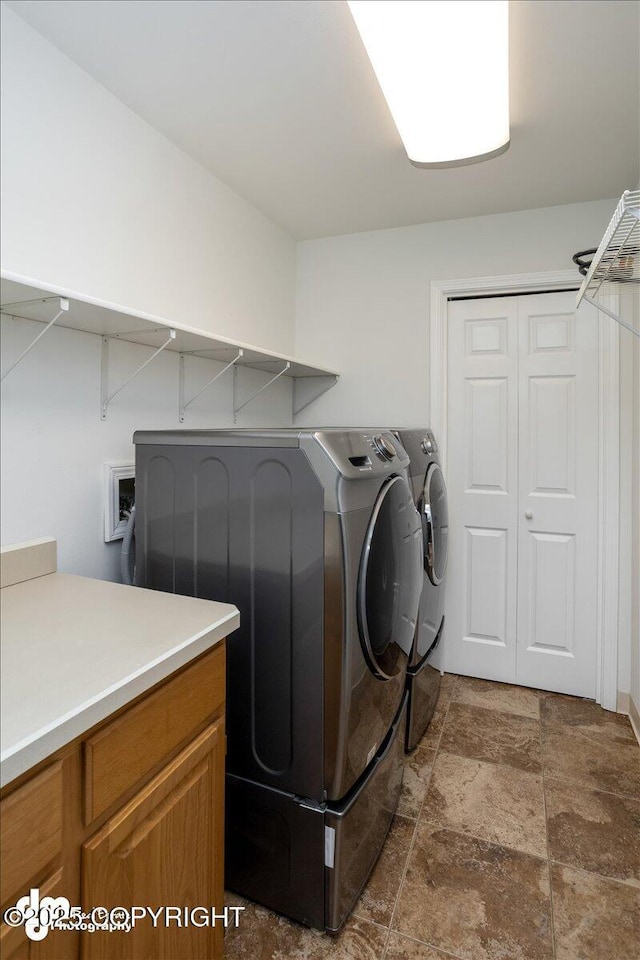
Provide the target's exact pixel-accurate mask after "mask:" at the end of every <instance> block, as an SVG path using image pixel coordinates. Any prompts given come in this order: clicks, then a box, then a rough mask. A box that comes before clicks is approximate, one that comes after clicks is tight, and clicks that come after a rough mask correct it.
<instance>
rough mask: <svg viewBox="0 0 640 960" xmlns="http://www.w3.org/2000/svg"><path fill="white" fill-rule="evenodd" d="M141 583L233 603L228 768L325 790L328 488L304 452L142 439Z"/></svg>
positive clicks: (306, 790)
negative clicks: (325, 498) (237, 622)
mask: <svg viewBox="0 0 640 960" xmlns="http://www.w3.org/2000/svg"><path fill="white" fill-rule="evenodd" d="M136 477H137V484H138V491H139V496H138V506H137V511H138V513H137V522H136V535H137V581H138V584H139V585H140V586H146V587H151V588H152V589H157V590H165V591H168V592H175V593H182V594H185V595H187V596H198V597H203V598H215V599H217V600H223V601H229V602H232V603H234V604H235V605H236V606H237V607H238V609H239V611H240V627H239V629H238V630H236V631H235V632H234V633H233V634H232V635H231V636H230V637H229V640H228V646H227V678H228V697H227V735H228V755H227V769H228V770H229V771H230V772H231V773H234V774H236V775H237V776H242V777H246V778H248V779H252V780H258V781H260V782H262V783H265V784H267V785H271V786H274V787H277V788H278V789H280V790H285V791H291V792H294V793H298V794H301V795H303V796H307V797H312V798H315V799H316V800H322V799H323V798H324V790H323V629H324V610H323V600H324V598H323V583H324V572H323V538H324V512H323V491H322V487H321V485H320V483H319V482H318V480H317V478H316V477H315V475H314V473H313V471H312V470H311V469H310V467H309V464H308V461H307V459H306V457H305V455H304V453H303V452H302V451H301V450H299V449H296V448H293V449H292V448H284V449H283V448H280V449H279V450H278V453H277V457H274V456H273V452H272V451H271V450H269V449H264V448H257V447H248V448H241V447H230V448H229V447H228V448H224V449H223V448H216V447H213V448H208V447H204V446H193V447H189V446H183V445H178V446H173V445H166V446H159V447H154V446H151V445H148V444H140V445H137V447H136Z"/></svg>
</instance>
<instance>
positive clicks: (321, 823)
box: [225, 694, 407, 933]
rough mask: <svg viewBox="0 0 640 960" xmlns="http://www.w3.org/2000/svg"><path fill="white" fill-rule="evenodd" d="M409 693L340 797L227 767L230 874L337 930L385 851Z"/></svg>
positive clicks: (241, 885) (266, 900)
mask: <svg viewBox="0 0 640 960" xmlns="http://www.w3.org/2000/svg"><path fill="white" fill-rule="evenodd" d="M406 715H407V695H406V694H405V696H404V698H403V701H402V704H401V707H400V710H399V711H398V713H397V715H396V717H395V718H394V722H393V724H392V726H391V729H390V731H389V733H388V735H387V738H386V740H385V743H384V744H383V745H382V747H381V749H380V751H379V753H378V755H377V756H376V757H375V758H374V759H373V761H372V762H371V764H370V766H369V769H368V770H367V771H366V773H365V775H364V776H363V777H362V778H361V780H360V781H359V782H358V784H357V785H356V786H355V787H354V789H353V791H352V792H351V793H350V794H349V796H348V797H347V798H346V799H345V800H344V802H343V803H342V804H336V805H326V804H322V805H320V804H318V805H317V806H312V805H310V804H307V803H305V802H304V801H303V800H301V798H300V797H297V796H294V795H292V794H287V793H283V792H281V791H279V790H274V789H273V788H270V787H265V786H263V785H262V784H257V783H252V782H251V781H248V780H244V779H241V778H238V777H234V776H232V775H230V774H227V778H226V781H227V783H226V805H227V810H226V827H225V837H226V839H225V843H226V849H225V882H226V885H227V887H228V888H229V889H230V890H234V891H235V892H237V893H239V894H240V895H242V896H246V897H249V898H250V899H251V900H255V901H256V902H257V903H261V904H263V905H264V906H266V907H269V908H270V909H272V910H276V911H277V912H278V913H283V914H285V915H286V916H288V917H291V918H292V919H293V920H297V921H298V922H299V923H304V924H306V925H307V926H311V927H315V928H316V929H319V930H325V929H326V930H327V931H329V932H332V933H334V932H337V931H338V930H339V929H340V928H341V926H342V925H343V924H344V922H345V920H346V919H347V917H348V916H349V914H350V912H351V910H352V908H353V906H354V904H355V902H356V900H357V899H358V896H359V894H360V892H361V891H362V889H363V887H364V885H365V883H366V882H367V880H368V878H369V875H370V873H371V870H372V868H373V866H374V864H375V862H376V860H377V858H378V856H379V854H380V851H381V849H382V846H383V844H384V841H385V838H386V836H387V833H388V831H389V827H390V825H391V821H392V820H393V815H394V813H395V810H396V807H397V805H398V800H399V797H400V790H401V787H402V775H403V770H404V743H405V736H406Z"/></svg>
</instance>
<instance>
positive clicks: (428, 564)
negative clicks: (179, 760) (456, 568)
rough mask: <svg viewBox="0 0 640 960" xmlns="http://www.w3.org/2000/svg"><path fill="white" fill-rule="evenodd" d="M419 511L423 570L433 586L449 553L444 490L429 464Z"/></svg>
mask: <svg viewBox="0 0 640 960" xmlns="http://www.w3.org/2000/svg"><path fill="white" fill-rule="evenodd" d="M419 510H420V516H421V517H422V524H423V527H422V532H423V539H424V569H425V570H426V573H427V576H428V577H429V580H431V583H433V584H434V586H436V587H437V586H439V585H440V584H441V583H442V581H443V580H444V575H445V572H446V569H447V556H448V553H449V510H448V507H447V488H446V486H445V482H444V474H443V472H442V470H441V469H440V467H439V466H438V464H437V463H432V464H431V466H430V467H429V469H428V470H427V475H426V477H425V479H424V489H423V491H422V497H421V499H420V506H419Z"/></svg>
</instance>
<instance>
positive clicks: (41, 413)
mask: <svg viewBox="0 0 640 960" xmlns="http://www.w3.org/2000/svg"><path fill="white" fill-rule="evenodd" d="M41 329H42V327H41V325H40V324H36V323H33V322H32V321H25V320H15V321H14V320H3V323H2V334H3V336H2V357H3V360H2V363H3V369H5V368H6V367H5V364H6V365H7V366H8V365H9V363H10V362H11V360H12V359H13V358H14V357H15V356H17V355H18V354H19V352H20V351H21V350H22V349H23V348H24V347H25V346H26V345H27V344H28V343H29V342H30V340H31V339H33V337H34V335H35V334H36V333H37V332H38V331H39V330H41ZM100 345H101V339H100V337H97V336H95V335H93V334H89V333H80V332H78V331H74V330H64V329H60V330H56V329H55V328H53V329H52V330H51V331H50V332H49V333H48V334H47V335H46V337H45V338H43V340H42V341H41V342H40V343H39V344H38V345H37V346H36V347H35V348H34V349H33V351H32V352H31V353H30V354H29V355H28V357H26V358H25V360H24V361H23V362H22V363H21V364H20V366H18V367H16V369H15V370H14V371H13V372H12V373H11V374H10V375H9V376H8V377H7V379H6V380H5V382H4V383H3V389H2V485H1V495H2V542H3V543H15V542H18V541H20V540H29V539H32V538H35V537H41V536H53V537H56V538H57V540H58V569H59V570H62V571H64V572H67V573H76V574H81V575H83V576H90V577H98V578H101V579H107V580H119V578H120V577H119V551H120V545H121V542H120V541H115V542H113V543H109V544H105V543H104V535H103V531H104V520H103V518H104V507H103V496H102V476H103V464H104V463H105V462H106V461H111V460H124V461H127V462H130V463H133V460H134V450H133V444H132V436H133V432H134V430H137V429H177V428H179V427H183V428H189V427H193V428H200V429H202V428H204V427H215V426H230V425H231V424H232V422H233V419H232V374H231V371H229V373H227V374H225V376H224V377H223V378H221V379H220V381H218V382H217V383H216V384H214V386H213V387H212V388H211V389H210V390H209V391H208V392H207V393H205V394H204V395H203V396H202V397H201V398H200V399H199V400H197V401H196V403H195V404H194V405H193V406H192V407H189V409H188V410H187V411H186V414H185V422H184V424H182V425H181V424H179V422H178V355H177V354H175V353H172V354H169V353H163V354H161V355H160V356H159V357H157V358H156V360H154V362H153V364H150V365H149V366H148V367H147V368H146V369H145V370H144V371H143V372H142V374H141V375H140V377H139V378H138V379H136V380H134V381H132V383H131V384H130V385H129V386H128V387H127V388H126V389H125V390H123V392H122V393H121V394H119V395H118V396H117V397H116V399H115V400H114V401H113V403H112V404H111V405H110V407H109V410H108V415H107V420H106V421H104V422H103V421H101V420H100V409H99V408H100ZM151 352H152V351H151V350H150V349H147V348H145V347H139V346H135V345H132V344H126V343H112V344H111V347H110V361H111V366H110V374H109V382H110V383H113V385H114V387H115V386H117V385H118V384H119V383H122V382H124V380H125V379H126V378H127V377H128V376H129V374H130V373H132V372H133V370H135V368H136V367H137V366H139V365H140V364H141V363H142V362H143V361H144V360H145V359H146V358H147V357H148V356H149V355H150V354H151ZM219 369H221V364H214V363H211V362H210V361H206V360H201V359H199V358H187V360H186V374H187V392H188V395H189V396H191V395H193V394H195V393H196V392H197V390H198V389H199V387H200V386H203V385H204V383H205V382H206V381H207V380H208V379H209V378H210V377H212V376H213V375H214V373H216V372H217V371H218V370H219ZM239 376H240V377H241V381H240V384H239V386H240V389H241V391H242V398H243V399H244V397H246V396H248V395H249V392H250V390H251V388H253V389H254V390H257V389H258V387H259V386H260V385H261V384H262V383H264V382H265V375H264V374H262V373H260V372H258V371H249V370H242V371H240V374H239ZM290 418H291V394H290V385H289V383H286V382H285V383H278V384H276V385H275V386H274V388H272V390H270V392H269V396H268V397H267V395H266V394H265V395H264V396H261V397H260V398H259V400H258V401H257V402H256V403H255V404H254V405H252V406H249V407H247V408H246V411H242V412H241V413H240V415H239V417H238V426H247V425H254V424H274V423H289V422H290Z"/></svg>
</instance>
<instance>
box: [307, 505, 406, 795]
mask: <svg viewBox="0 0 640 960" xmlns="http://www.w3.org/2000/svg"><path fill="white" fill-rule="evenodd" d="M372 512H373V511H372V508H371V507H369V508H368V509H364V510H354V511H352V512H350V513H348V514H344V515H342V516H340V517H339V518H337V519H338V522H339V525H340V535H341V549H342V551H343V556H342V559H341V561H340V564H341V568H342V569H341V573H342V577H343V584H344V585H343V588H342V592H343V598H344V607H343V610H344V613H343V626H342V630H343V634H342V642H340V643H338V642H336V639H335V635H334V637H333V639H330V638H329V637H328V636H327V633H326V632H325V637H326V645H327V653H326V656H327V657H331V658H332V660H333V665H332V668H331V672H328V673H327V678H326V679H327V695H328V696H336V693H335V691H337V689H338V687H339V688H340V700H339V713H338V716H339V723H338V725H337V726H336V725H335V722H332V717H334V716H335V714H334V713H333V712H331V713H330V712H329V710H327V727H326V729H327V740H326V743H325V777H326V786H327V799H328V800H330V801H337V800H340V799H341V798H342V797H344V796H345V795H346V793H347V792H348V791H349V790H350V789H351V788H352V787H353V785H354V784H355V783H356V781H357V780H358V779H359V777H360V776H361V775H362V774H363V772H364V770H365V769H366V768H367V766H368V764H369V763H370V762H371V759H372V758H373V757H374V756H375V754H376V753H377V752H378V750H379V749H380V745H381V744H382V743H383V741H384V740H385V738H386V737H387V734H388V731H389V728H390V726H391V724H392V723H393V719H394V717H395V716H396V714H397V712H398V708H399V706H400V703H401V701H402V696H403V691H404V687H405V678H406V665H407V662H408V657H407V653H408V652H409V651H408V649H407V650H406V651H405V650H400V651H398V672H397V673H396V674H395V676H393V677H392V678H391V679H388V680H385V679H380V678H378V677H376V676H374V674H373V672H372V668H371V667H370V666H369V665H368V663H367V659H366V655H365V653H364V646H363V642H362V635H361V631H360V626H359V623H358V582H359V575H360V566H361V554H362V546H363V544H364V543H365V540H366V535H367V529H368V527H369V524H370V520H371V515H372ZM328 521H329V516H328ZM327 539H328V538H327ZM414 547H415V564H416V567H417V568H418V569H419V568H420V563H421V561H420V547H419V544H415V545H414ZM328 560H329V554H328V555H327V561H328ZM327 576H328V579H330V580H332V581H333V582H334V583H335V582H336V580H337V571H334V574H333V575H332V576H330V574H329V570H327ZM417 604H418V596H416V597H415V605H416V607H417ZM326 608H327V614H328V615H329V616H330V615H331V611H332V610H335V608H336V605H335V602H334V599H333V598H332V597H331V596H328V597H327V601H326ZM411 615H412V616H413V617H414V619H415V616H416V611H413V613H412V614H411ZM339 658H341V662H340V666H339V667H338V659H339ZM332 691H333V693H332ZM330 730H333V737H331V738H330V736H329V731H330Z"/></svg>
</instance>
